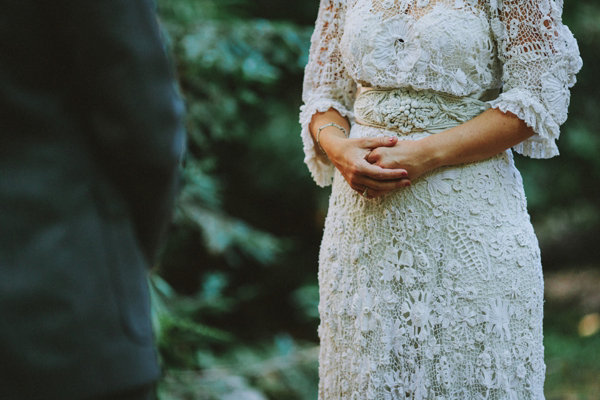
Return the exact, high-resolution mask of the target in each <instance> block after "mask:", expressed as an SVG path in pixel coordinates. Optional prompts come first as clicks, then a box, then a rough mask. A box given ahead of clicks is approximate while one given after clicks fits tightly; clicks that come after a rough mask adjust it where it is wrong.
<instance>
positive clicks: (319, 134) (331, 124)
mask: <svg viewBox="0 0 600 400" xmlns="http://www.w3.org/2000/svg"><path fill="white" fill-rule="evenodd" d="M330 126H333V127H334V128H338V129H339V130H340V131H342V133H343V134H344V136H346V137H348V131H347V130H346V128H344V127H343V126H340V125H338V124H336V123H334V122H330V123H328V124H325V125H323V126H321V127H320V128H319V129H318V130H317V145H318V146H319V149H321V151H322V152H323V153H325V154H327V153H326V152H325V150H323V147H321V141H320V140H319V139H320V138H321V131H322V130H323V129H325V128H328V127H330Z"/></svg>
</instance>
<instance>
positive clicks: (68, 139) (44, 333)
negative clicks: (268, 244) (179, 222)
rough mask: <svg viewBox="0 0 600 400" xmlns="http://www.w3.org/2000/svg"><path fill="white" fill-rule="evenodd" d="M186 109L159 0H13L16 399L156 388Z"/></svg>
mask: <svg viewBox="0 0 600 400" xmlns="http://www.w3.org/2000/svg"><path fill="white" fill-rule="evenodd" d="M182 111H183V105H182V102H181V100H180V98H179V97H178V95H177V90H176V86H175V81H174V76H173V70H172V68H171V65H170V63H169V60H168V57H167V56H166V53H165V50H164V48H163V43H162V40H161V37H160V34H159V29H158V26H157V23H156V17H155V13H154V10H153V7H152V4H151V3H150V1H149V0H102V1H96V0H94V1H91V0H60V1H47V0H36V1H33V0H19V1H7V0H0V399H2V400H38V399H40V400H41V399H43V400H55V399H56V400H85V399H106V400H108V399H140V400H141V399H151V398H153V394H152V391H153V389H152V388H153V385H154V382H155V381H156V379H157V377H158V376H159V372H160V369H159V367H158V365H157V359H156V350H155V347H154V343H153V334H152V328H151V322H150V307H149V296H148V287H147V280H146V278H147V274H148V269H149V267H150V266H151V265H152V263H153V262H154V259H155V256H156V253H157V247H158V244H159V239H160V237H161V233H162V231H163V228H164V227H165V224H166V223H167V221H168V220H169V217H170V212H171V206H172V201H173V196H174V190H175V186H176V174H177V167H178V163H179V159H180V154H181V152H182V148H183V141H184V139H183V138H184V132H183V126H182Z"/></svg>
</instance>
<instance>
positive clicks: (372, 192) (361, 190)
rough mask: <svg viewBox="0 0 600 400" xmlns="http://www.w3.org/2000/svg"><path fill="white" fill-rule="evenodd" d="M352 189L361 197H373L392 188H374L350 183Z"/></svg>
mask: <svg viewBox="0 0 600 400" xmlns="http://www.w3.org/2000/svg"><path fill="white" fill-rule="evenodd" d="M352 189H354V190H355V191H356V193H358V194H360V195H361V196H362V197H365V198H367V199H374V198H377V197H381V196H383V195H385V194H388V193H390V192H392V190H376V189H372V188H369V187H365V186H363V185H352Z"/></svg>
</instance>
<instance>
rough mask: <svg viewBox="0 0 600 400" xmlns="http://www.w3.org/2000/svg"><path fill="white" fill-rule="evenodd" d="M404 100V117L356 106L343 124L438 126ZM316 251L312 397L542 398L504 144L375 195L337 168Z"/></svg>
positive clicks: (515, 179) (527, 239)
mask: <svg viewBox="0 0 600 400" xmlns="http://www.w3.org/2000/svg"><path fill="white" fill-rule="evenodd" d="M415 93H417V92H412V93H411V92H408V91H406V92H405V93H400V94H399V95H398V93H396V94H395V95H398V96H397V98H396V100H398V99H402V101H404V104H405V105H406V101H405V100H406V97H407V96H408V97H409V98H410V97H414V96H415ZM421 94H423V93H419V94H417V95H421ZM369 96H371V97H373V98H375V97H377V99H375V102H376V105H375V106H374V107H371V108H367V110H370V111H373V109H375V111H377V110H376V109H377V108H379V110H380V111H381V110H382V109H383V106H384V105H385V103H386V102H385V101H382V100H381V96H382V95H381V94H369ZM384 96H388V94H386V95H384ZM433 97H435V95H434V96H433ZM373 98H372V99H371V100H373ZM360 100H361V99H360V97H359V101H357V105H358V107H360V105H361V104H364V101H363V102H361V101H360ZM429 100H431V97H430V98H429ZM446 100H448V99H446ZM450 100H452V101H454V100H456V99H450ZM432 101H433V102H436V101H441V102H443V101H445V100H443V99H442V100H439V99H434V100H432ZM421 103H427V101H424V102H421ZM459 103H460V107H463V109H468V108H469V107H471V106H472V110H471V111H470V112H472V111H473V110H474V107H475V106H476V103H473V104H472V105H471V106H465V104H464V102H461V101H459V102H458V103H457V104H459ZM481 104H482V103H481V102H480V104H479V105H481ZM388 105H389V104H388ZM410 105H411V107H410V109H409V113H408V114H404V112H403V111H402V112H403V115H404V117H408V118H404V117H403V118H404V119H402V118H395V119H394V118H388V119H391V120H394V121H400V122H398V123H397V124H396V126H390V128H392V130H390V129H386V128H384V127H381V126H377V124H378V123H379V122H382V121H378V120H377V116H376V115H375V118H371V117H370V116H369V115H367V116H366V117H365V115H364V113H362V112H360V110H358V111H359V112H358V113H357V117H363V118H365V119H367V120H368V121H363V124H362V125H361V124H355V125H354V126H353V128H352V131H351V136H352V137H376V136H389V135H398V136H399V138H400V140H416V139H419V138H422V137H424V136H427V135H430V134H434V132H436V131H439V130H443V129H444V127H445V126H442V125H440V124H438V125H437V126H436V129H435V130H433V129H432V130H428V129H427V126H424V127H422V128H421V127H419V126H416V125H415V120H418V115H419V110H418V109H415V107H412V105H413V104H412V102H411V104H410ZM416 105H417V106H419V104H416ZM405 108H406V107H405ZM393 109H394V110H398V107H395V108H393ZM452 110H454V111H456V107H450V111H452ZM450 111H449V112H450ZM378 112H379V111H378ZM478 112H481V110H479V111H478ZM375 114H377V112H376V113H375ZM372 115H373V114H372ZM381 115H384V117H389V115H387V114H386V111H385V109H383V111H381ZM411 115H412V117H414V118H413V119H415V118H416V119H415V120H413V121H412V122H411V121H408V120H409V119H410V118H411ZM463 116H464V115H463ZM472 116H473V115H470V116H466V117H467V118H469V117H471V118H472ZM438 117H439V116H434V117H432V118H429V125H428V126H433V123H432V121H434V120H436V118H438ZM446 117H448V115H446ZM455 117H456V118H455V120H456V122H454V125H456V124H457V123H460V121H458V120H457V118H461V114H460V112H458V114H457V115H455ZM440 118H442V117H440ZM444 118H445V117H444ZM453 118H454V117H453ZM403 121H404V122H403ZM406 121H408V122H406ZM440 121H441V120H440V119H439V118H438V119H437V122H440ZM383 122H385V121H383ZM417 122H418V121H417ZM386 123H389V122H386ZM448 123H451V122H448V121H446V126H447V124H448ZM403 124H404V125H403ZM406 124H413V125H412V127H411V128H410V129H409V132H408V133H403V132H402V129H400V128H399V126H400V127H401V126H406ZM368 125H370V126H368ZM415 131H416V132H415ZM319 261H320V270H319V285H320V295H321V300H320V305H319V311H320V315H321V325H320V327H319V336H320V339H321V354H320V387H319V398H320V399H321V400H333V399H351V400H359V399H360V400H363V399H382V400H383V399H385V400H387V399H415V400H420V399H437V400H442V399H444V400H449V399H456V400H459V399H460V400H470V399H496V400H500V399H502V400H504V399H511V400H524V399H543V398H544V394H543V382H544V376H545V365H544V359H543V345H542V306H543V278H542V269H541V263H540V254H539V246H538V242H537V239H536V237H535V234H534V232H533V228H532V226H531V223H530V218H529V215H528V213H527V209H526V201H525V195H524V192H523V183H522V179H521V176H520V174H519V172H518V171H517V170H516V168H515V166H514V163H513V158H512V153H511V152H510V151H506V152H504V153H501V154H499V155H497V156H495V157H492V158H490V159H487V160H485V161H481V162H476V163H470V164H464V165H460V166H454V167H443V168H439V169H436V170H433V171H430V172H429V173H428V174H426V175H424V176H423V177H421V178H419V179H418V180H417V181H415V182H413V184H412V186H410V187H408V188H403V189H399V190H397V191H395V192H393V193H391V194H389V195H386V196H384V197H382V198H378V199H365V198H363V197H362V196H360V195H359V194H358V193H356V192H355V191H353V190H352V189H351V188H350V187H349V186H348V184H347V183H346V182H345V180H344V179H343V177H342V176H341V174H340V173H339V172H337V173H336V176H335V179H334V184H333V192H332V195H331V199H330V204H329V211H328V216H327V220H326V225H325V232H324V238H323V242H322V246H321V253H320V260H319Z"/></svg>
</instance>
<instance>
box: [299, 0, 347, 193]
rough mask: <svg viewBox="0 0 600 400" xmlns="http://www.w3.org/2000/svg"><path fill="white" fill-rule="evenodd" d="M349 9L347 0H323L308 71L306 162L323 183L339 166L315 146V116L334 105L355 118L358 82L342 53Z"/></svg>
mask: <svg viewBox="0 0 600 400" xmlns="http://www.w3.org/2000/svg"><path fill="white" fill-rule="evenodd" d="M345 12H346V1H345V0H321V4H320V6H319V13H318V16H317V22H316V26H315V31H314V33H313V35H312V39H311V48H310V54H309V59H308V64H307V66H306V70H305V74H304V86H303V94H302V100H303V102H304V104H303V106H302V107H301V113H300V124H301V125H302V132H301V135H302V142H303V145H304V154H305V158H304V162H305V163H306V165H307V166H308V169H309V170H310V172H311V174H312V177H313V179H314V180H315V182H316V183H317V184H318V185H319V186H327V185H330V184H331V181H332V179H333V173H334V171H335V167H334V166H333V164H331V162H330V161H329V159H328V158H327V157H326V156H324V155H320V154H319V152H318V151H317V150H316V149H315V145H314V141H313V138H312V136H311V134H310V131H309V125H310V122H311V120H312V117H313V115H315V114H316V113H318V112H324V111H327V110H329V109H330V108H333V109H335V110H337V111H338V112H339V113H340V114H341V115H342V116H344V117H348V118H349V119H350V120H352V119H353V113H352V107H353V104H354V98H355V95H356V84H355V82H354V81H353V80H352V78H351V77H350V76H349V75H348V72H347V70H346V68H345V66H344V64H343V62H342V57H341V54H340V39H341V37H342V33H343V30H342V27H343V25H344V21H345Z"/></svg>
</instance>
